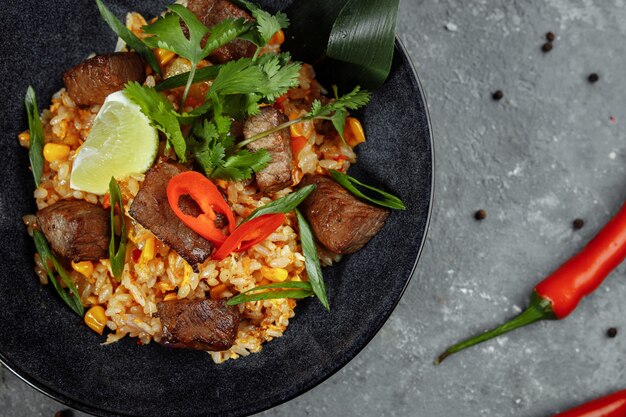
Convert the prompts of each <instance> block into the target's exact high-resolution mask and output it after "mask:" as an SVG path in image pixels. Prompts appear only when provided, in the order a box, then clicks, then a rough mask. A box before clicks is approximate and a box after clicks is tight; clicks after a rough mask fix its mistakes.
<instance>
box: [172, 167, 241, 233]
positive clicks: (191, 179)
mask: <svg viewBox="0 0 626 417" xmlns="http://www.w3.org/2000/svg"><path fill="white" fill-rule="evenodd" d="M184 195H189V196H190V197H191V198H192V199H193V200H194V201H195V202H196V204H198V206H199V207H200V209H201V210H202V214H200V215H199V216H198V217H194V216H190V215H188V214H185V213H183V211H182V210H181V209H180V206H179V200H180V198H181V197H182V196H184ZM167 201H168V202H169V203H170V207H171V208H172V210H173V211H174V213H175V214H176V216H177V217H178V218H179V219H180V220H181V221H182V222H183V223H184V224H185V225H186V226H187V227H189V228H191V229H192V230H193V231H194V232H196V233H198V234H199V235H200V236H202V237H203V238H205V239H207V240H210V241H211V242H213V243H216V244H221V243H223V242H224V241H226V239H227V236H226V235H225V234H224V233H223V232H222V231H221V230H220V229H218V228H217V227H216V226H215V219H216V217H217V216H216V212H217V213H221V214H223V215H225V216H226V218H227V219H228V230H229V231H230V233H231V234H232V233H233V232H234V230H235V216H234V215H233V212H232V211H231V209H230V207H229V206H228V203H227V202H226V200H224V197H222V194H221V193H220V191H219V190H218V188H217V187H216V186H215V184H213V183H212V182H211V180H209V179H208V178H207V177H205V176H204V175H202V174H200V173H199V172H195V171H186V172H183V173H181V174H178V175H176V176H175V177H173V178H172V179H171V180H170V182H169V183H168V184H167Z"/></svg>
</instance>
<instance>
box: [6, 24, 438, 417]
mask: <svg viewBox="0 0 626 417" xmlns="http://www.w3.org/2000/svg"><path fill="white" fill-rule="evenodd" d="M394 46H395V48H397V49H399V50H400V51H401V52H402V54H403V55H404V57H405V58H406V62H407V63H408V65H409V69H410V70H411V73H412V75H413V78H414V80H415V82H416V84H417V90H418V94H419V97H420V98H421V100H422V102H423V103H424V111H425V115H426V124H427V127H428V140H429V142H430V163H431V169H430V175H431V178H430V195H429V202H428V210H427V214H426V222H425V225H424V235H423V237H422V239H421V242H420V244H419V248H418V250H417V255H416V257H415V261H414V263H413V266H412V267H411V272H410V274H409V276H408V278H407V279H406V281H405V283H404V286H403V287H402V290H401V291H400V294H399V296H398V298H397V299H396V300H395V301H394V303H393V305H392V306H391V308H390V309H389V310H388V311H387V312H386V313H385V316H384V319H383V320H382V321H381V323H380V325H379V326H378V327H377V328H376V329H375V330H374V331H373V332H372V333H371V334H370V335H368V337H367V338H366V340H365V342H364V343H363V344H362V345H361V346H359V347H358V348H357V349H356V350H355V351H354V352H352V353H350V354H347V355H346V356H345V357H344V358H343V359H342V360H341V361H339V362H338V365H337V366H336V367H335V368H334V369H333V370H332V371H331V372H329V373H327V374H326V375H324V376H323V377H322V378H320V379H317V380H314V381H313V382H311V383H309V384H307V385H306V386H305V387H304V388H302V389H300V390H298V391H296V392H294V393H292V394H290V395H287V396H286V397H285V398H284V399H280V400H278V401H277V402H274V403H272V404H269V405H263V406H262V407H259V408H251V409H248V410H245V411H244V413H243V414H241V416H250V415H252V414H256V413H261V412H263V411H266V410H269V409H271V408H274V407H277V406H279V405H282V404H285V403H287V402H289V401H291V400H293V399H294V398H297V397H299V396H301V395H302V394H304V393H306V392H308V391H310V390H312V389H313V388H315V387H317V386H319V385H321V384H322V383H324V382H325V381H327V380H328V379H329V378H330V377H332V376H333V375H335V374H336V373H337V372H338V371H339V370H341V369H343V368H344V367H345V366H346V365H347V364H348V363H350V362H351V361H352V360H353V359H354V358H356V357H357V356H358V355H359V354H360V353H361V352H362V351H363V349H364V348H365V347H366V346H367V345H369V344H370V342H371V341H372V340H373V339H374V337H376V335H377V334H378V333H379V332H380V330H381V329H382V327H383V326H384V325H385V323H387V321H388V320H389V317H391V314H392V313H393V312H394V311H395V309H396V307H397V306H398V304H399V303H400V300H401V299H402V297H403V296H404V293H405V291H406V289H407V288H408V286H409V284H410V283H411V281H412V278H413V275H414V273H415V271H416V269H417V265H418V263H419V261H420V259H421V256H422V251H423V249H424V245H425V243H426V239H427V238H428V233H429V231H430V223H431V219H432V212H433V206H434V197H435V146H434V135H433V129H432V122H431V117H430V111H429V107H428V101H427V98H426V94H425V92H424V88H423V85H422V82H421V80H420V78H419V75H418V73H417V71H416V69H415V64H414V63H413V60H412V59H411V56H410V55H409V53H408V51H407V49H406V47H405V45H404V43H403V42H402V40H401V39H400V38H399V36H398V35H397V34H396V35H395V42H394ZM0 364H2V366H4V367H5V368H6V369H7V370H9V371H10V372H11V373H12V374H13V375H15V376H16V377H17V378H19V379H20V380H22V381H23V382H25V383H26V384H27V385H29V386H30V387H32V388H34V389H35V390H36V391H38V392H40V393H42V394H44V395H45V396H47V397H48V398H51V399H53V400H55V401H57V402H59V403H61V404H63V405H66V406H68V407H71V408H74V409H76V410H79V411H81V412H85V413H88V414H91V415H94V416H102V417H109V416H114V415H120V416H129V417H132V414H126V413H124V414H117V413H116V412H112V411H109V410H104V409H101V408H97V407H94V406H92V405H90V404H87V403H84V402H83V401H81V400H78V399H74V398H72V397H69V396H67V395H65V394H62V393H60V392H59V391H58V390H56V389H53V388H51V387H48V386H46V385H45V384H43V383H41V382H40V381H38V380H37V378H35V377H34V376H33V375H31V374H30V373H28V372H25V371H23V370H22V369H19V368H18V367H17V366H14V365H13V364H12V363H11V361H10V360H8V358H6V356H5V355H4V354H3V353H2V352H0Z"/></svg>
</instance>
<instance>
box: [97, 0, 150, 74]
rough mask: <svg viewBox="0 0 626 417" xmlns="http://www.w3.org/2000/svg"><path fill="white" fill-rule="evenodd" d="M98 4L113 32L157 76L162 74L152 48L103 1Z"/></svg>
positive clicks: (99, 0) (98, 0)
mask: <svg viewBox="0 0 626 417" xmlns="http://www.w3.org/2000/svg"><path fill="white" fill-rule="evenodd" d="M96 4H97V5H98V10H100V14H101V15H102V17H103V18H104V21H105V22H107V24H108V25H109V27H111V29H113V32H115V34H116V35H117V36H119V37H120V38H122V40H123V41H124V42H126V44H127V45H128V46H130V47H131V48H132V49H134V50H135V51H137V53H138V54H139V55H141V56H142V57H143V59H145V60H146V62H147V63H148V65H150V67H151V68H152V69H153V70H154V72H156V73H157V74H161V67H160V66H159V61H157V59H156V56H155V55H154V51H153V50H152V48H150V47H148V46H147V45H146V44H145V43H143V41H142V40H141V39H139V38H138V37H137V36H135V34H134V33H133V32H131V31H130V30H129V29H128V28H127V27H126V26H125V25H124V24H123V23H122V22H120V21H119V19H118V18H117V17H115V15H114V14H113V13H111V11H110V10H109V9H108V8H107V7H106V6H105V5H104V3H102V1H101V0H96Z"/></svg>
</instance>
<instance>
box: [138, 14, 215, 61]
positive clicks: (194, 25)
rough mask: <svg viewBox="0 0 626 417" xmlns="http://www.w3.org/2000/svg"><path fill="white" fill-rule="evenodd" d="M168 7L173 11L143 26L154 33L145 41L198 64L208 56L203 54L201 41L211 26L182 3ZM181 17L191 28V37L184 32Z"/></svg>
mask: <svg viewBox="0 0 626 417" xmlns="http://www.w3.org/2000/svg"><path fill="white" fill-rule="evenodd" d="M168 8H169V9H170V10H171V11H172V12H173V13H172V12H170V13H166V14H165V15H164V16H161V17H159V18H158V19H157V20H156V21H155V22H154V23H152V24H151V25H147V26H144V27H143V31H144V32H145V33H147V34H150V35H153V36H151V37H148V38H145V39H144V42H145V43H146V44H148V45H149V46H151V47H153V48H162V49H167V50H168V51H172V52H175V53H176V54H178V55H180V56H182V57H183V58H187V59H188V60H190V61H191V62H192V63H193V64H196V65H197V64H198V62H200V60H201V59H203V58H204V57H205V56H206V55H203V54H204V50H203V48H202V47H201V46H200V42H202V38H204V36H205V35H206V34H207V33H208V32H209V28H207V27H206V26H204V25H203V24H202V22H200V20H198V18H197V17H196V15H194V14H193V13H192V12H191V11H190V10H189V9H187V8H186V7H184V6H181V5H180V4H172V5H170V6H168ZM181 19H182V20H183V21H184V23H185V25H186V26H187V28H188V30H189V38H187V36H186V35H185V33H184V32H183V28H182V26H181V24H180V21H181ZM207 55H208V54H207ZM194 66H195V65H194Z"/></svg>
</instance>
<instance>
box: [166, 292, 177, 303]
mask: <svg viewBox="0 0 626 417" xmlns="http://www.w3.org/2000/svg"><path fill="white" fill-rule="evenodd" d="M177 298H178V295H177V294H176V293H175V292H170V293H168V294H165V297H163V301H172V300H176V299H177Z"/></svg>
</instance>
